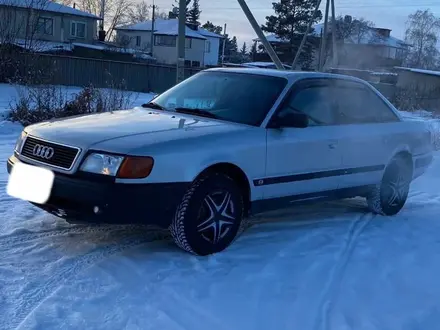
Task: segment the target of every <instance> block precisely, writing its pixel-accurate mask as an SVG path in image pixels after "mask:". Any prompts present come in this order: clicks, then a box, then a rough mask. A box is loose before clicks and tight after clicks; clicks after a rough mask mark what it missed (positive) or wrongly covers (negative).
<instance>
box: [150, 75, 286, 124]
mask: <svg viewBox="0 0 440 330" xmlns="http://www.w3.org/2000/svg"><path fill="white" fill-rule="evenodd" d="M286 84H287V80H286V79H284V78H279V77H272V76H264V75H252V74H243V73H235V72H212V71H211V72H209V71H205V72H201V73H198V74H196V75H194V76H192V77H190V78H188V79H187V80H185V81H184V82H183V83H181V84H179V85H177V86H175V87H173V88H171V89H169V90H168V91H166V92H165V93H163V94H161V95H159V96H158V97H157V98H155V99H154V100H153V101H154V103H155V104H157V105H159V106H161V107H164V108H165V109H169V110H174V109H176V108H177V109H179V110H181V109H182V108H184V109H186V110H189V111H186V112H187V113H188V112H190V111H191V109H196V110H198V111H197V112H194V114H196V115H203V112H205V114H207V113H206V112H209V113H211V114H212V116H211V117H213V118H218V119H222V120H227V121H232V122H236V123H241V124H247V125H254V126H259V125H260V124H261V122H262V121H263V120H264V118H265V117H266V116H267V113H268V111H269V110H270V108H271V107H272V106H273V104H274V103H275V101H276V100H277V99H278V97H279V95H280V93H281V92H282V91H283V89H284V87H285V86H286ZM200 110H202V111H200Z"/></svg>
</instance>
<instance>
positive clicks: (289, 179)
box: [253, 165, 385, 186]
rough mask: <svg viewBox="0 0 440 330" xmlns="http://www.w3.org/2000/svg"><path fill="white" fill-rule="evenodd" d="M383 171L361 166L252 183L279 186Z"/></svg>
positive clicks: (376, 167)
mask: <svg viewBox="0 0 440 330" xmlns="http://www.w3.org/2000/svg"><path fill="white" fill-rule="evenodd" d="M384 169H385V165H372V166H363V167H355V168H343V169H338V170H331V171H321V172H312V173H302V174H294V175H286V176H278V177H272V178H262V179H256V180H254V181H253V182H254V185H255V186H267V185H270V184H280V183H288V182H297V181H306V180H313V179H322V178H329V177H332V176H341V175H350V174H358V173H368V172H376V171H383V170H384Z"/></svg>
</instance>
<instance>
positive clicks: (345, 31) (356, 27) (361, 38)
mask: <svg viewBox="0 0 440 330" xmlns="http://www.w3.org/2000/svg"><path fill="white" fill-rule="evenodd" d="M373 28H374V23H373V22H371V21H368V20H366V19H364V18H362V17H361V18H352V17H351V16H348V15H347V16H344V17H342V16H339V17H337V18H336V37H337V39H338V40H342V41H344V42H347V43H355V44H360V43H369V42H370V39H371V37H373V34H372V30H373Z"/></svg>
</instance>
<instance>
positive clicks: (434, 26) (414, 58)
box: [405, 9, 440, 69]
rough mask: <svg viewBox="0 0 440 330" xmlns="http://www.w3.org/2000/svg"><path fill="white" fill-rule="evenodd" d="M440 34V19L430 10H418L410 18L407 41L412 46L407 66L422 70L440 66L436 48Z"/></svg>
mask: <svg viewBox="0 0 440 330" xmlns="http://www.w3.org/2000/svg"><path fill="white" fill-rule="evenodd" d="M439 33H440V18H438V17H436V16H435V15H434V14H433V13H432V12H431V11H430V10H429V9H426V10H417V11H416V12H415V13H414V14H411V15H409V16H408V21H407V29H406V34H405V41H406V42H407V43H409V44H410V45H412V49H411V50H410V52H409V53H408V57H407V60H406V64H407V65H408V66H411V67H415V68H421V69H434V68H436V67H437V64H438V56H439V51H438V49H437V47H436V45H437V41H438V37H439Z"/></svg>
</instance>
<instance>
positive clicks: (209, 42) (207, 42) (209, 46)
mask: <svg viewBox="0 0 440 330" xmlns="http://www.w3.org/2000/svg"><path fill="white" fill-rule="evenodd" d="M210 52H211V41H209V40H206V41H205V53H210Z"/></svg>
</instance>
